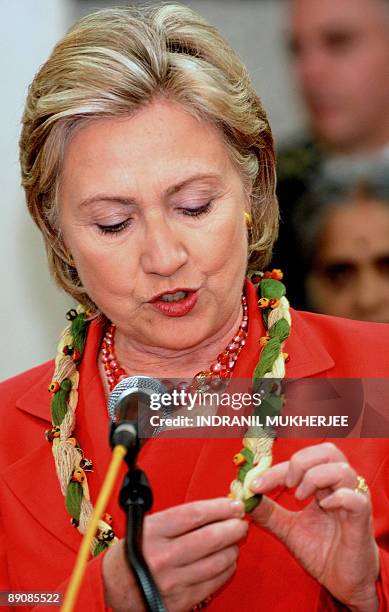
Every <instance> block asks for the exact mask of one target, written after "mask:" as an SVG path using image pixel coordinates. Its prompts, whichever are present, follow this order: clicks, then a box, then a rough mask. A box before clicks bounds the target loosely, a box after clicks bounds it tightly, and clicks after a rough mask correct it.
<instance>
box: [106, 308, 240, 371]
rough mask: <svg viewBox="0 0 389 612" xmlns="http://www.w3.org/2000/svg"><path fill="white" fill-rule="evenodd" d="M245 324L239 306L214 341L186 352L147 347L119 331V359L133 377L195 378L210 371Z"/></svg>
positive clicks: (217, 333) (206, 340)
mask: <svg viewBox="0 0 389 612" xmlns="http://www.w3.org/2000/svg"><path fill="white" fill-rule="evenodd" d="M241 321H242V306H241V304H240V302H239V304H237V306H236V308H235V310H234V312H233V313H231V316H230V317H229V319H228V320H227V321H226V322H225V324H224V325H223V326H222V328H220V330H218V331H217V332H216V333H215V334H214V335H213V336H212V337H210V338H207V339H205V340H204V341H203V342H201V343H200V344H198V345H197V346H194V347H188V348H186V349H182V350H175V349H164V348H160V347H153V346H145V345H142V344H140V343H137V342H135V341H134V340H133V339H132V338H128V337H126V336H124V335H123V334H120V332H119V330H117V332H116V334H115V353H116V357H117V360H118V361H119V363H120V365H121V366H122V368H124V370H125V371H126V373H127V374H128V375H129V376H135V375H142V374H143V375H147V376H153V377H156V378H192V377H193V376H194V375H195V374H197V372H200V371H202V370H209V366H210V364H211V363H214V362H215V361H216V358H217V356H218V354H219V353H221V352H222V351H224V350H225V348H226V346H227V345H228V344H229V343H230V342H231V341H232V338H233V337H234V336H235V334H236V332H237V330H238V328H239V325H240V323H241Z"/></svg>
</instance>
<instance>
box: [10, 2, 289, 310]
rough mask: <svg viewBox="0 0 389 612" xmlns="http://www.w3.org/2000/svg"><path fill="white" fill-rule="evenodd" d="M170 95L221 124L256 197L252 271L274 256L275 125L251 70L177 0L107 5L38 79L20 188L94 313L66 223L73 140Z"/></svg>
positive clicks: (58, 270)
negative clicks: (61, 202) (63, 178)
mask: <svg viewBox="0 0 389 612" xmlns="http://www.w3.org/2000/svg"><path fill="white" fill-rule="evenodd" d="M156 96H165V97H167V98H170V99H172V100H174V101H175V102H178V103H180V104H181V105H183V106H184V107H185V108H186V109H187V110H189V111H190V112H192V113H193V114H195V115H196V116H197V117H199V118H200V119H202V120H205V121H207V122H209V123H211V124H212V125H214V126H216V127H217V128H218V129H219V131H220V133H221V134H222V135H223V138H224V141H225V143H226V145H227V147H228V149H229V152H230V155H231V157H232V159H233V161H234V162H235V164H236V166H237V167H238V169H239V171H240V173H241V176H242V180H243V182H244V185H245V187H247V192H251V195H250V198H251V212H252V217H253V226H252V228H251V230H250V244H249V268H250V269H255V268H262V267H263V266H264V265H266V264H267V263H268V261H269V259H270V256H271V249H272V246H273V242H274V240H275V238H276V235H277V229H278V207H277V201H276V197H275V157H274V149H273V139H272V134H271V129H270V126H269V123H268V120H267V117H266V113H265V111H264V109H263V107H262V104H261V101H260V99H259V98H258V96H257V95H256V93H255V91H254V89H253V86H252V84H251V82H250V79H249V76H248V74H247V70H246V68H245V67H244V66H243V64H242V62H241V61H240V59H239V58H238V56H237V55H236V54H235V52H234V51H233V50H232V49H231V47H230V46H229V45H228V44H227V42H226V41H225V40H224V39H223V38H222V36H221V35H220V34H219V33H218V31H217V30H216V29H215V28H214V27H212V26H211V25H210V24H208V23H207V22H206V21H205V20H204V19H203V18H202V17H200V16H199V15H197V14H196V13H195V12H193V11H192V10H191V9H189V8H187V7H184V6H181V5H179V4H163V5H160V4H159V5H155V6H148V7H123V8H117V9H104V10H100V11H97V12H95V13H93V14H91V15H88V16H86V17H84V18H83V19H81V20H80V21H79V22H77V23H76V24H75V25H74V26H73V28H72V29H71V30H70V31H69V32H68V33H67V34H66V35H65V36H64V38H63V39H62V40H61V41H60V42H59V43H58V44H57V45H56V47H55V48H54V50H53V52H52V54H51V56H50V58H49V59H48V61H47V62H46V63H45V64H44V65H43V66H42V68H41V69H40V70H39V72H38V73H37V75H36V76H35V78H34V80H33V82H32V84H31V86H30V88H29V93H28V97H27V101H26V107H25V111H24V114H23V120H22V132H21V138H20V161H21V169H22V185H23V187H24V189H25V192H26V198H27V204H28V209H29V211H30V213H31V216H32V218H33V219H34V221H35V223H36V224H37V225H38V227H39V228H40V230H41V231H42V234H43V236H44V240H45V245H46V250H47V255H48V260H49V265H50V270H51V272H52V274H53V276H54V278H55V280H56V282H57V284H59V285H60V286H61V287H62V288H63V289H65V291H67V292H68V293H69V294H70V295H72V296H73V297H74V298H75V299H76V300H78V301H79V302H81V303H82V304H83V305H84V306H86V307H89V308H91V307H92V308H94V304H93V302H91V300H90V298H89V297H88V295H87V294H86V292H85V290H84V288H83V287H82V284H81V281H80V279H79V276H78V274H77V270H76V268H75V266H74V262H73V261H72V259H71V257H70V256H69V254H68V253H67V251H66V247H65V245H64V243H63V241H62V238H61V232H60V229H59V227H58V198H57V193H58V184H59V179H60V174H61V166H62V161H63V155H64V150H65V146H66V142H67V141H68V139H69V137H70V136H71V134H72V133H73V132H74V130H75V129H77V128H78V127H80V126H82V125H84V124H85V122H86V121H90V120H93V119H94V118H101V117H118V116H123V115H127V116H128V115H131V114H132V113H133V112H134V111H135V110H137V109H139V108H140V107H142V106H144V105H146V104H149V103H150V102H151V101H152V99H153V98H155V97H156Z"/></svg>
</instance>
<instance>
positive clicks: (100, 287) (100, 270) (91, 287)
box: [75, 245, 136, 305]
mask: <svg viewBox="0 0 389 612" xmlns="http://www.w3.org/2000/svg"><path fill="white" fill-rule="evenodd" d="M75 260H76V264H77V270H78V274H79V277H80V279H81V282H82V284H83V286H84V287H85V289H86V291H87V293H88V294H89V296H90V297H91V298H92V299H93V300H94V301H95V303H97V304H98V305H100V304H99V302H100V303H101V300H104V298H105V296H108V297H109V299H110V300H112V299H115V297H117V298H118V297H120V296H121V295H127V297H128V294H129V291H130V290H131V284H132V283H131V284H130V282H129V279H132V282H133V281H134V278H135V274H136V266H133V265H132V262H133V261H134V258H132V257H131V256H128V254H127V256H125V253H124V252H123V249H119V250H118V249H116V248H114V247H113V246H112V248H111V249H109V250H108V249H104V250H101V249H99V248H96V247H91V246H89V247H88V245H84V246H83V247H82V248H80V249H79V251H78V252H77V253H75ZM132 268H134V269H132Z"/></svg>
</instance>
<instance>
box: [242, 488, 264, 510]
mask: <svg viewBox="0 0 389 612" xmlns="http://www.w3.org/2000/svg"><path fill="white" fill-rule="evenodd" d="M261 499H262V494H260V493H257V494H255V495H253V496H252V497H249V498H248V499H245V500H244V502H243V503H244V511H245V512H246V514H248V513H249V512H252V511H253V510H254V508H256V507H257V506H258V504H259V502H260V501H261Z"/></svg>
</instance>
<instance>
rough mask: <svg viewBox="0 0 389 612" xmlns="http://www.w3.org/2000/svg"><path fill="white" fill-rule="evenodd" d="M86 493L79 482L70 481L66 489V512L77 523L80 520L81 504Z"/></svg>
mask: <svg viewBox="0 0 389 612" xmlns="http://www.w3.org/2000/svg"><path fill="white" fill-rule="evenodd" d="M83 496H84V491H83V489H82V486H81V485H80V483H79V482H72V481H70V482H69V484H68V488H67V489H66V498H65V504H66V510H67V511H68V512H69V514H70V516H72V517H73V518H74V519H75V520H76V521H79V520H80V512H81V502H82V498H83Z"/></svg>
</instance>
